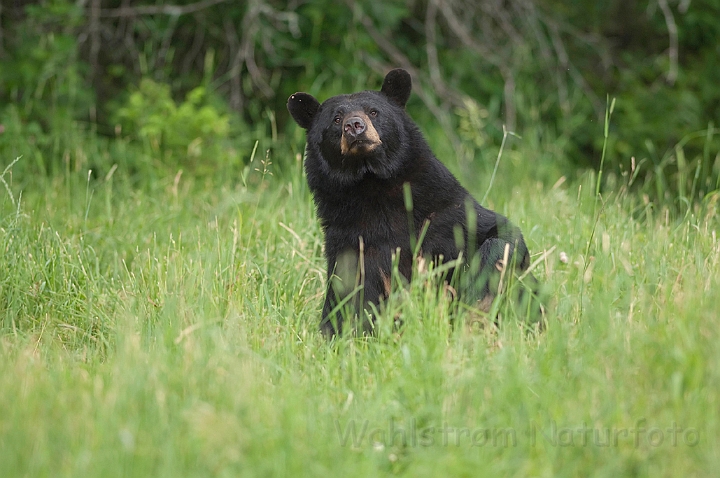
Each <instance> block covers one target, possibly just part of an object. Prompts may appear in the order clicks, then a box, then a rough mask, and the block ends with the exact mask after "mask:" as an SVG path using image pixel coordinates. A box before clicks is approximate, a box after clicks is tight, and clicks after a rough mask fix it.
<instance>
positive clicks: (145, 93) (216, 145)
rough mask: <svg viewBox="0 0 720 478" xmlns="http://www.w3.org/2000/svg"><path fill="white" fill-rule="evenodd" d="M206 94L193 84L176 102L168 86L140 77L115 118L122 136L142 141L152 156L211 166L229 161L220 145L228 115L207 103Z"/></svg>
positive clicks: (225, 135) (227, 123) (226, 130)
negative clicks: (138, 83)
mask: <svg viewBox="0 0 720 478" xmlns="http://www.w3.org/2000/svg"><path fill="white" fill-rule="evenodd" d="M206 96H207V94H206V91H205V88H204V87H197V88H195V89H193V90H192V91H190V92H189V93H188V94H187V97H186V99H185V101H183V102H182V103H181V104H180V105H177V104H175V101H174V100H173V99H172V97H171V96H170V87H169V85H163V84H158V83H156V82H154V81H152V80H150V79H143V80H142V81H141V82H140V86H139V88H138V89H137V90H136V91H133V92H132V93H131V94H130V96H129V97H128V99H127V103H126V104H124V105H123V106H121V107H120V108H118V110H117V121H118V123H119V125H121V131H122V134H123V135H129V136H130V137H131V138H133V139H135V140H137V141H141V142H142V143H144V144H146V145H147V146H148V148H149V150H150V151H151V152H152V153H151V154H153V155H154V156H157V157H161V158H163V159H165V160H167V159H169V158H170V159H171V158H181V161H180V162H181V164H188V163H189V164H196V165H197V164H200V165H204V166H205V167H213V166H215V165H216V164H217V163H223V162H227V161H228V160H229V158H228V157H227V156H226V155H225V154H224V153H226V152H227V148H223V147H222V146H223V142H225V141H227V140H228V134H229V132H230V117H229V115H228V114H224V113H221V112H220V111H218V110H217V109H216V108H214V107H213V106H211V105H209V104H207V101H206Z"/></svg>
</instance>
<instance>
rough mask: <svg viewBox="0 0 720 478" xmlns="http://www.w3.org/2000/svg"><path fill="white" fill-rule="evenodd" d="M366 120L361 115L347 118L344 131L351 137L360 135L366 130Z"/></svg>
mask: <svg viewBox="0 0 720 478" xmlns="http://www.w3.org/2000/svg"><path fill="white" fill-rule="evenodd" d="M365 128H366V126H365V122H364V121H363V120H362V118H360V117H359V116H353V117H351V118H348V119H346V120H345V125H344V126H343V131H345V134H347V135H350V136H351V137H353V138H354V137H356V136H360V135H361V134H363V133H364V132H365Z"/></svg>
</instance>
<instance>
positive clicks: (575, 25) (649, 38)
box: [0, 0, 720, 208]
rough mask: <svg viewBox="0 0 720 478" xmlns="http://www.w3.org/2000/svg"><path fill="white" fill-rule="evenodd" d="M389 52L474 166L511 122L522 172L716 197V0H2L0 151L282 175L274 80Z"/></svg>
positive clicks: (282, 97) (311, 87) (430, 120)
mask: <svg viewBox="0 0 720 478" xmlns="http://www.w3.org/2000/svg"><path fill="white" fill-rule="evenodd" d="M394 67H403V68H406V69H407V70H409V71H410V72H411V74H412V76H413V80H414V91H415V95H413V97H412V100H411V102H410V104H409V106H408V108H409V109H410V112H411V115H412V116H413V117H414V118H415V119H416V120H417V122H418V123H419V124H420V125H421V127H422V128H423V131H425V132H426V134H427V135H428V137H429V140H430V142H431V143H432V144H433V147H434V148H436V151H437V152H438V155H439V156H440V157H441V159H443V160H447V157H444V156H447V155H448V154H450V153H452V154H453V156H454V157H455V158H457V160H458V161H459V162H460V163H461V164H470V163H473V162H479V163H482V164H486V163H490V164H492V162H493V161H494V158H495V156H496V154H497V150H498V147H499V146H500V143H501V141H502V139H503V132H504V131H510V132H514V133H516V134H517V135H518V136H520V137H522V141H523V142H524V143H525V144H526V145H527V146H528V148H527V150H528V151H536V152H537V155H536V156H533V155H532V154H527V156H528V157H527V158H526V160H527V164H528V167H529V169H531V170H532V171H533V175H534V177H535V179H537V180H540V181H544V182H550V184H552V182H554V181H555V180H557V177H558V174H564V175H566V176H568V177H569V178H570V179H571V180H572V178H573V177H576V176H577V174H579V173H580V172H584V171H587V170H588V169H592V170H595V171H597V170H598V169H599V168H600V167H601V165H600V163H601V161H603V166H602V167H603V169H604V175H603V178H604V180H605V181H606V182H605V184H604V187H605V188H613V187H615V186H616V185H617V184H619V183H620V181H622V184H624V185H626V186H628V187H629V189H631V190H634V191H637V192H638V193H639V194H643V195H644V196H645V197H646V199H647V200H649V201H658V202H662V203H664V204H667V205H670V206H671V207H680V208H684V207H686V206H687V205H690V204H701V203H702V202H703V201H708V200H716V199H717V194H713V193H715V192H716V191H717V190H718V189H719V188H720V156H719V151H720V147H719V145H720V139H718V129H717V125H718V124H720V0H680V1H673V0H649V1H627V0H600V1H592V2H591V1H578V2H570V1H558V0H504V1H502V0H487V1H478V2H475V1H463V0H429V1H425V0H423V1H414V0H407V1H398V0H385V1H383V2H353V1H334V0H333V1H329V0H319V1H291V2H280V1H272V0H270V1H268V0H252V1H232V2H230V1H224V0H202V1H196V0H175V1H173V2H163V1H132V2H131V1H128V0H114V1H110V0H102V1H101V0H76V1H68V0H52V1H39V2H38V1H35V2H32V1H25V0H15V1H10V0H3V1H2V2H1V3H0V124H1V125H2V126H0V131H2V133H1V134H0V157H1V158H2V159H0V164H8V163H10V162H11V161H12V160H13V159H15V158H16V157H18V156H22V157H23V160H22V161H21V162H19V163H18V164H17V165H15V166H14V168H15V169H14V171H15V173H16V174H15V177H16V178H17V177H18V173H19V172H25V173H28V174H43V175H52V174H54V173H55V172H57V171H62V170H77V171H81V170H86V169H87V168H89V167H91V168H92V169H93V174H96V175H105V174H108V172H109V171H110V170H111V169H113V168H115V167H123V168H125V170H126V171H129V172H130V174H134V175H136V176H137V177H138V178H148V177H149V178H151V179H152V178H153V177H157V176H159V175H164V174H171V173H173V172H174V171H176V170H177V168H179V167H182V168H184V169H186V170H189V171H191V172H192V173H194V174H197V175H203V174H212V173H213V171H217V170H219V165H223V166H225V167H234V168H237V170H238V171H241V170H242V168H243V167H244V166H245V165H247V163H248V161H249V160H250V156H251V155H252V154H253V151H255V150H256V149H257V150H258V151H262V152H264V153H263V154H266V155H268V156H270V155H272V161H273V162H274V164H275V167H276V168H277V169H278V171H279V174H282V172H283V171H284V170H286V171H288V172H289V173H292V172H293V171H296V170H297V169H296V166H297V164H296V163H297V155H298V153H301V151H302V140H303V137H302V131H300V130H299V128H297V126H296V125H294V123H292V121H291V120H290V119H289V116H288V114H287V112H286V109H285V102H286V100H287V97H288V96H289V95H290V94H292V93H294V92H295V91H307V92H310V93H312V94H314V95H316V96H318V97H319V98H320V99H321V100H322V99H325V98H327V97H328V96H331V95H334V94H338V93H342V92H349V91H352V90H358V89H366V88H377V87H379V85H380V82H381V80H382V78H383V76H384V74H385V73H386V72H387V71H388V70H389V69H391V68H394ZM611 105H612V108H611ZM606 118H609V121H607V122H606ZM606 125H607V126H608V127H607V128H606ZM88 144H91V145H93V146H92V147H88V146H87V145H88ZM79 145H83V147H82V148H80V147H79ZM604 147H605V149H606V151H605V155H604V160H603V159H602V158H603V148H604ZM79 150H82V151H83V153H82V154H80V153H78V151H79ZM223 171H227V169H223ZM16 180H17V179H16ZM712 198H715V199H712Z"/></svg>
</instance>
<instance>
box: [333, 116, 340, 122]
mask: <svg viewBox="0 0 720 478" xmlns="http://www.w3.org/2000/svg"><path fill="white" fill-rule="evenodd" d="M333 121H334V122H335V124H340V122H341V121H342V118H340V117H339V116H336V117H335V119H334V120H333Z"/></svg>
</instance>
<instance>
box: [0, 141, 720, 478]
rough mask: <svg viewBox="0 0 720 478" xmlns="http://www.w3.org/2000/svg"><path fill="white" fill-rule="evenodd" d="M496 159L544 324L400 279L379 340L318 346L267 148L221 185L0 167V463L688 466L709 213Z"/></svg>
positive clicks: (286, 206) (325, 470)
mask: <svg viewBox="0 0 720 478" xmlns="http://www.w3.org/2000/svg"><path fill="white" fill-rule="evenodd" d="M514 144H515V145H516V148H519V150H517V151H510V152H506V154H509V155H511V156H510V157H511V158H512V154H517V155H520V156H522V155H523V154H526V153H527V154H529V152H528V151H523V144H522V142H520V141H516V142H515V143H514ZM90 156H91V158H90V159H92V155H90ZM261 156H262V160H263V162H261ZM12 159H13V158H3V161H5V164H9V163H10V162H11V161H12ZM270 159H272V158H270ZM20 161H21V162H22V161H23V159H21V160H20ZM513 164H514V163H513V161H509V162H501V163H499V169H498V171H497V175H496V176H495V182H494V184H493V186H492V190H491V191H490V194H489V201H490V204H489V205H490V206H492V207H494V208H495V209H497V210H498V211H499V212H502V213H503V214H506V215H507V216H509V217H511V218H512V219H513V220H514V221H515V222H517V223H518V224H519V225H520V226H521V227H522V229H523V231H524V234H525V236H526V239H527V241H528V243H529V247H530V249H531V251H533V252H534V253H535V258H536V259H537V258H542V260H540V261H539V262H538V266H537V268H536V269H535V274H536V275H537V276H538V278H540V279H541V280H542V281H543V282H544V283H545V284H546V287H547V290H548V291H549V292H550V295H551V300H550V304H549V307H548V315H547V327H546V328H545V330H544V331H543V332H542V333H534V332H528V331H527V329H526V328H525V327H524V326H523V324H522V323H519V322H517V321H514V320H512V317H513V314H512V311H511V310H507V309H502V310H501V314H502V316H503V320H502V321H501V322H500V326H499V327H495V326H492V325H490V324H486V325H485V326H484V327H481V328H479V329H478V328H471V327H468V326H465V325H463V320H464V319H468V322H469V316H468V315H467V314H465V313H464V312H463V311H460V312H459V315H452V314H451V310H452V308H451V307H450V306H449V304H448V302H447V300H448V299H447V297H446V296H445V295H444V294H438V293H437V291H436V290H434V289H433V288H431V287H429V286H428V285H427V283H426V282H423V281H422V280H418V281H416V282H414V283H413V284H411V286H410V287H409V288H400V289H398V290H397V291H396V293H395V294H394V295H393V296H392V298H391V304H390V305H389V307H388V309H389V310H388V313H387V314H386V317H385V318H384V322H383V324H388V323H390V322H391V321H392V318H393V317H394V316H395V315H397V314H401V315H402V318H403V326H402V328H401V329H399V330H397V329H394V328H393V327H389V326H387V327H383V326H382V324H381V328H380V331H379V333H378V335H377V336H376V337H373V338H363V339H360V338H355V339H353V338H344V339H340V340H338V341H336V342H335V343H333V344H328V343H327V342H326V341H325V340H324V339H323V337H322V336H321V335H320V333H319V332H318V322H319V313H320V307H321V303H322V296H323V293H324V283H323V281H324V277H323V270H324V263H323V258H322V246H321V244H322V236H321V231H320V229H319V226H318V224H317V222H316V220H315V218H314V211H313V205H312V201H311V197H310V195H309V193H308V190H307V187H306V186H305V182H304V178H303V177H302V176H301V175H300V174H275V175H272V174H271V173H273V172H274V170H273V168H274V166H273V165H272V164H270V163H269V162H268V161H267V159H266V156H265V155H260V154H257V155H255V159H254V162H253V163H252V165H251V166H250V167H249V168H246V170H245V174H244V175H243V176H242V177H243V179H242V180H241V175H240V174H239V172H236V171H231V170H226V171H220V172H219V173H218V175H217V177H218V178H219V179H217V180H213V181H210V180H207V179H195V178H193V177H192V175H191V174H167V175H165V176H163V175H159V179H157V180H153V181H152V184H149V183H148V184H146V185H145V186H141V187H138V182H137V179H136V178H134V176H133V175H132V172H130V171H128V170H127V168H124V167H122V165H121V166H119V167H117V168H116V169H114V170H113V172H112V174H110V173H109V172H104V173H103V174H102V175H99V176H93V175H90V176H89V175H88V173H87V170H82V169H79V170H70V169H68V170H67V171H65V172H64V173H62V174H58V175H54V176H42V175H40V176H38V177H35V178H30V177H18V175H17V174H16V175H15V176H14V177H11V176H10V175H9V174H6V175H5V176H4V178H5V179H6V182H7V185H8V188H9V189H8V190H5V189H4V188H2V189H0V193H2V194H0V313H1V315H0V476H7V477H11V476H173V477H174V476H209V475H221V476H338V475H342V476H387V475H400V476H454V475H467V476H560V477H561V476H598V477H600V476H613V477H615V476H668V477H670V476H673V477H674V476H710V475H711V474H713V473H714V471H713V470H716V469H717V468H718V466H719V465H720V454H718V452H717V450H718V447H717V443H718V440H720V423H719V416H718V410H720V408H719V407H718V405H719V404H718V398H719V397H718V390H720V349H718V347H717V342H718V335H719V334H718V330H720V327H719V325H720V324H719V321H720V319H719V316H720V314H719V313H718V306H717V304H718V303H720V292H718V291H720V264H719V263H720V244H719V243H718V239H717V229H718V220H717V215H716V210H715V209H714V207H716V206H714V205H713V204H712V203H710V204H709V205H708V207H706V208H703V209H702V210H698V211H697V213H696V214H688V215H687V217H684V218H678V219H676V218H673V217H670V215H668V214H666V213H665V212H664V211H662V210H656V209H654V208H653V207H652V204H646V203H644V202H643V201H642V199H638V198H635V197H633V196H631V195H628V194H627V190H626V189H625V188H623V187H622V186H623V185H619V186H618V187H617V188H616V189H615V190H606V191H605V193H604V195H603V201H604V206H603V207H602V208H601V209H600V210H599V211H598V209H597V208H596V195H595V192H596V185H597V182H596V179H595V176H594V175H592V174H588V175H585V176H584V177H583V178H581V179H580V180H579V181H578V182H573V183H572V184H571V185H568V184H570V183H569V182H565V183H563V182H562V181H559V182H558V183H557V184H556V186H554V187H547V186H543V185H542V184H539V183H535V182H534V181H532V180H531V179H530V178H527V177H526V176H525V175H524V174H523V172H522V171H519V170H518V169H517V168H514V167H513ZM16 166H17V165H16ZM0 169H4V166H3V167H1V168H0ZM108 171H109V170H108ZM236 173H237V174H236ZM470 181H471V182H470V183H469V184H468V183H467V181H463V182H465V183H466V185H467V186H468V187H470V188H471V189H472V190H474V191H475V193H476V196H478V193H479V191H480V190H481V189H482V190H484V188H485V187H486V185H487V182H482V181H480V180H478V181H477V182H476V183H473V182H472V179H471V180H470ZM8 191H10V192H12V196H11V195H10V194H8ZM545 252H549V253H548V254H546V255H544V256H543V254H544V253H545ZM561 253H562V258H563V260H561ZM565 257H567V261H565V260H564V258H565Z"/></svg>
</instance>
